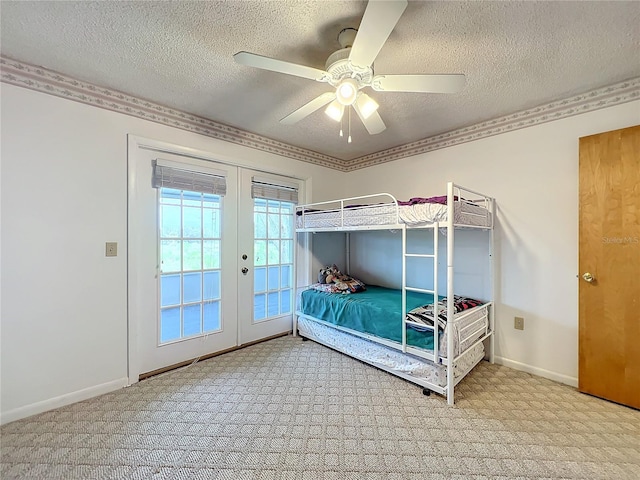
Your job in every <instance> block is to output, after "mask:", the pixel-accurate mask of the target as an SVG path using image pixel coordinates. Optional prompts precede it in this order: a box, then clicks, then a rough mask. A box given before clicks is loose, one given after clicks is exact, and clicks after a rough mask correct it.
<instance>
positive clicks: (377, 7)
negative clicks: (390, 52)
mask: <svg viewBox="0 0 640 480" xmlns="http://www.w3.org/2000/svg"><path fill="white" fill-rule="evenodd" d="M405 8H407V1H406V0H398V1H377V0H371V1H370V2H369V4H368V5H367V9H366V10H365V11H364V16H363V17H362V22H360V27H358V33H357V35H356V39H355V40H354V41H353V46H352V47H351V53H350V54H349V61H350V62H351V64H352V65H354V66H355V67H360V68H366V67H370V66H371V65H372V64H373V61H374V60H375V59H376V57H377V56H378V52H380V49H381V48H382V46H383V45H384V42H386V41H387V38H389V35H390V34H391V31H392V30H393V28H394V27H395V26H396V23H398V20H399V19H400V16H401V15H402V13H403V12H404V10H405Z"/></svg>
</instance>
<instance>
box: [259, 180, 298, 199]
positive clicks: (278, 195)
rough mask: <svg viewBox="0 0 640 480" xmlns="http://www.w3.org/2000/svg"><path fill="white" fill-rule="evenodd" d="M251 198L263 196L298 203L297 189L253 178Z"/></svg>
mask: <svg viewBox="0 0 640 480" xmlns="http://www.w3.org/2000/svg"><path fill="white" fill-rule="evenodd" d="M251 198H265V199H267V200H280V201H283V202H291V203H296V204H297V203H298V189H297V188H296V187H293V186H288V185H276V184H273V183H267V182H266V181H258V180H256V179H255V178H254V179H253V181H252V183H251Z"/></svg>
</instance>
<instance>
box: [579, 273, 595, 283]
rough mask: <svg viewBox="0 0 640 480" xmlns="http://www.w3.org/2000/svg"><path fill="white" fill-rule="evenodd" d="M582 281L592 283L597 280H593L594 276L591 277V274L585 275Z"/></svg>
mask: <svg viewBox="0 0 640 480" xmlns="http://www.w3.org/2000/svg"><path fill="white" fill-rule="evenodd" d="M582 279H583V280H584V281H585V282H587V283H591V282H593V281H594V280H595V278H593V275H591V274H590V273H589V272H587V273H583V274H582Z"/></svg>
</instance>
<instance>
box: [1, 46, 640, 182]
mask: <svg viewBox="0 0 640 480" xmlns="http://www.w3.org/2000/svg"><path fill="white" fill-rule="evenodd" d="M0 71H1V77H0V81H2V82H4V83H7V84H10V85H16V86H19V87H24V88H28V89H30V90H35V91H38V92H43V93H47V94H50V95H55V96H58V97H62V98H66V99H68V100H73V101H76V102H80V103H84V104H87V105H92V106H95V107H98V108H104V109H106V110H111V111H114V112H118V113H123V114H125V115H131V116H133V117H137V118H141V119H144V120H149V121H152V122H156V123H160V124H163V125H168V126H171V127H175V128H180V129H182V130H187V131H190V132H194V133H198V134H201V135H206V136H208V137H212V138H216V139H218V140H223V141H226V142H231V143H235V144H238V145H243V146H245V147H249V148H254V149H257V150H261V151H264V152H268V153H273V154H276V155H281V156H283V157H287V158H292V159H295V160H300V161H303V162H308V163H312V164H315V165H320V166H323V167H328V168H333V169H335V170H339V171H342V172H351V171H354V170H358V169H361V168H366V167H371V166H374V165H379V164H381V163H386V162H391V161H394V160H400V159H402V158H406V157H411V156H414V155H420V154H422V153H426V152H430V151H433V150H438V149H441V148H447V147H451V146H454V145H459V144H462V143H466V142H472V141H474V140H479V139H481V138H486V137H491V136H494V135H499V134H501V133H506V132H510V131H514V130H518V129H521V128H527V127H531V126H534V125H539V124H542V123H546V122H552V121H554V120H559V119H561V118H566V117H571V116H573V115H579V114H581V113H586V112H591V111H594V110H599V109H602V108H607V107H612V106H614V105H619V104H622V103H626V102H631V101H633V100H636V99H639V98H640V77H637V78H633V79H629V80H626V81H624V82H620V83H616V84H614V85H610V86H607V87H603V88H599V89H596V90H591V91H589V92H585V93H581V94H579V95H574V96H572V97H570V98H566V99H562V100H557V101H555V102H550V103H547V104H544V105H540V106H538V107H534V108H531V109H528V110H522V111H519V112H516V113H513V114H510V115H505V116H503V117H499V118H496V119H493V120H487V121H485V122H481V123H478V124H475V125H471V126H468V127H464V128H460V129H457V130H453V131H450V132H446V133H442V134H439V135H435V136H432V137H428V138H424V139H422V140H419V141H417V142H412V143H407V144H404V145H399V146H397V147H393V148H389V149H386V150H381V151H379V152H376V153H372V154H369V155H365V156H362V157H358V158H356V159H353V160H342V159H339V158H335V157H331V156H329V155H324V154H321V153H318V152H314V151H311V150H307V149H304V148H300V147H296V146H293V145H289V144H287V143H284V142H280V141H277V140H273V139H270V138H267V137H263V136H261V135H258V134H255V133H251V132H247V131H245V130H242V129H239V128H236V127H232V126H229V125H225V124H223V123H218V122H215V121H213V120H209V119H206V118H203V117H199V116H196V115H192V114H190V113H187V112H183V111H180V110H175V109H172V108H169V107H165V106H163V105H160V104H157V103H154V102H151V101H148V100H144V99H141V98H138V97H134V96H131V95H128V94H126V93H123V92H119V91H117V90H112V89H109V88H104V87H99V86H97V85H93V84H91V83H87V82H82V81H80V80H77V79H75V78H72V77H69V76H66V75H63V74H60V73H57V72H54V71H52V70H48V69H46V68H42V67H37V66H34V65H30V64H27V63H23V62H20V61H18V60H14V59H11V58H8V57H5V56H2V55H0Z"/></svg>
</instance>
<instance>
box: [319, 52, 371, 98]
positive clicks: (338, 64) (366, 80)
mask: <svg viewBox="0 0 640 480" xmlns="http://www.w3.org/2000/svg"><path fill="white" fill-rule="evenodd" d="M350 53H351V47H347V48H341V49H340V50H337V51H335V52H333V53H332V54H331V55H329V58H328V59H327V63H326V64H325V70H326V71H327V73H329V75H330V76H331V80H330V81H329V83H330V84H331V85H333V86H334V87H335V86H337V85H338V83H340V81H341V80H342V79H343V78H347V77H351V78H354V79H355V80H356V81H357V82H358V86H359V88H362V87H366V86H367V85H370V84H371V80H372V79H373V66H371V67H367V68H366V69H358V70H355V69H354V68H353V66H352V65H351V64H350V63H349V54H350Z"/></svg>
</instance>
